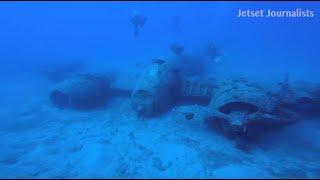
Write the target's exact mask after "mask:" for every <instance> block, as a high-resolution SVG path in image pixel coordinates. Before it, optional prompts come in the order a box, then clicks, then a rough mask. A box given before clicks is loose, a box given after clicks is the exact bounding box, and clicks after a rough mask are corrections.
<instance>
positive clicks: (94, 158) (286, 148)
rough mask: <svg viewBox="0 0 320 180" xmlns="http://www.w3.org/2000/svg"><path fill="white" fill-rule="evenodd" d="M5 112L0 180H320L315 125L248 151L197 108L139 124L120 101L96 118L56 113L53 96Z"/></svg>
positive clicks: (285, 131)
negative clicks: (207, 123)
mask: <svg viewBox="0 0 320 180" xmlns="http://www.w3.org/2000/svg"><path fill="white" fill-rule="evenodd" d="M188 108H196V110H197V111H198V112H199V113H198V114H196V116H195V118H194V119H192V120H186V119H185V118H183V117H182V115H181V113H179V112H184V111H185V110H187V109H188ZM4 109H5V108H4ZM4 109H3V111H2V113H1V114H2V118H6V119H11V120H12V121H11V123H7V124H5V125H4V126H2V128H1V134H0V138H1V145H0V146H1V147H0V177H1V178H13V177H15V178H72V177H73V178H92V177H94V178H103V177H105V178H106V177H109V178H110V177H112V178H148V177H153V178H184V177H185V178H192V177H193V178H200V177H201V178H208V177H219V178H230V177H243V178H255V177H256V178H259V177H260V178H262V177H263V178H284V177H294V178H297V177H301V178H312V177H320V153H319V152H320V144H319V142H317V140H316V139H315V137H317V138H318V137H320V125H319V123H315V121H306V122H307V123H304V124H297V125H294V126H290V127H287V128H285V129H283V130H282V131H281V132H280V133H276V134H270V135H266V140H264V142H263V143H261V144H257V145H256V147H254V148H252V150H251V151H249V152H244V151H241V150H239V149H237V148H236V147H235V145H234V143H233V142H232V141H230V140H228V139H226V138H224V137H223V136H220V135H219V134H216V133H215V132H212V131H211V130H209V129H207V128H206V126H205V124H204V123H203V122H202V120H201V116H202V113H201V112H202V109H203V108H202V107H201V106H197V105H189V106H181V107H176V108H175V109H173V110H172V111H171V112H169V113H167V114H165V115H163V116H161V117H158V118H153V119H140V118H137V117H136V115H135V113H134V112H132V111H131V110H130V108H129V105H128V99H120V98H118V99H113V101H112V102H110V103H109V104H108V105H107V107H105V108H104V109H101V110H95V111H90V112H78V111H72V110H61V109H57V108H54V107H52V106H51V105H50V103H49V101H48V100H47V98H46V97H39V98H38V99H37V100H35V101H33V103H31V104H30V103H28V105H26V106H24V107H23V108H20V109H19V110H17V111H16V112H14V111H11V112H10V113H8V112H4ZM303 132H309V133H308V136H302V135H301V133H303Z"/></svg>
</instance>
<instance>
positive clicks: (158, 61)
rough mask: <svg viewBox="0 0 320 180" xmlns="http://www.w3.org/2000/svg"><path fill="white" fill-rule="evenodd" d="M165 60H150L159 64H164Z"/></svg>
mask: <svg viewBox="0 0 320 180" xmlns="http://www.w3.org/2000/svg"><path fill="white" fill-rule="evenodd" d="M165 62H166V61H165V60H163V59H153V60H152V63H155V64H159V65H161V64H164V63H165Z"/></svg>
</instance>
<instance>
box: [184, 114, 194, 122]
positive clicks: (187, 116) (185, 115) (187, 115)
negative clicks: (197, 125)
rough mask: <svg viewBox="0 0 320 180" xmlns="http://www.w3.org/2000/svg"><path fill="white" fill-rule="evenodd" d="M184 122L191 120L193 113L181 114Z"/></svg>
mask: <svg viewBox="0 0 320 180" xmlns="http://www.w3.org/2000/svg"><path fill="white" fill-rule="evenodd" d="M183 114H184V117H185V118H186V120H191V119H193V117H194V114H193V113H183Z"/></svg>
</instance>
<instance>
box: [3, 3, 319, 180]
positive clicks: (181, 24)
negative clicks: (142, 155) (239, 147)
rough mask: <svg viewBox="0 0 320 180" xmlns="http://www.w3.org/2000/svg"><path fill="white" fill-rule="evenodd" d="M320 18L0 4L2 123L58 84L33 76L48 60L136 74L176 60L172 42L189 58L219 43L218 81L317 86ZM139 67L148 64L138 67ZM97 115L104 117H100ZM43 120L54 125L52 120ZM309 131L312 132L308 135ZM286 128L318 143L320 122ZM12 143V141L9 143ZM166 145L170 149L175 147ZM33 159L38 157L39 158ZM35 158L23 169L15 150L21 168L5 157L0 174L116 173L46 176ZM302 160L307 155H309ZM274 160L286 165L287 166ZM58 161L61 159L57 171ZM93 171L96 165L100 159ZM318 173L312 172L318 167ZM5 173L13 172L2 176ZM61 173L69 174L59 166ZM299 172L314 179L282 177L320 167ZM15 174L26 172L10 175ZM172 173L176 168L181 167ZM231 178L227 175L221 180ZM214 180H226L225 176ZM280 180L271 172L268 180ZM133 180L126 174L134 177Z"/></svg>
mask: <svg viewBox="0 0 320 180" xmlns="http://www.w3.org/2000/svg"><path fill="white" fill-rule="evenodd" d="M239 8H241V9H258V10H259V9H269V8H270V9H274V10H281V9H284V10H287V9H290V10H291V9H296V8H301V9H309V10H313V11H315V17H314V18H270V19H268V18H237V17H236V14H237V11H238V9H239ZM134 9H136V10H138V11H139V12H141V13H142V14H143V15H145V16H147V17H148V20H147V22H146V24H145V26H144V27H143V28H142V29H141V31H140V36H139V37H138V38H135V37H134V35H133V26H132V24H131V23H130V17H131V16H132V11H133V10H134ZM319 13H320V3H318V2H306V3H302V2H292V3H291V2H277V3H274V2H250V3H249V2H241V3H240V2H232V3H228V2H215V3H213V2H12V3H10V2H1V3H0V25H1V26H0V27H1V28H0V59H1V66H0V82H1V84H2V85H1V86H0V87H1V89H0V98H1V99H2V100H1V103H0V105H1V106H2V107H3V108H2V110H1V111H2V112H1V114H3V115H4V116H3V117H6V118H2V119H1V121H4V122H6V121H14V120H13V119H11V118H10V116H9V115H8V114H10V113H12V112H15V111H19V110H20V109H23V107H24V106H25V104H32V102H33V101H36V100H34V99H37V98H40V99H47V95H48V92H49V90H50V88H51V85H52V84H50V83H49V82H47V81H46V80H44V78H43V77H41V76H40V75H39V74H38V73H37V71H38V70H39V68H40V67H41V66H43V65H49V66H50V64H52V63H53V64H56V63H62V64H64V63H69V62H74V61H76V62H77V61H81V62H84V64H85V69H86V70H87V71H88V72H108V71H118V72H124V73H135V72H139V71H141V70H142V69H143V67H144V66H145V64H148V63H149V62H150V60H151V59H153V58H157V57H160V58H164V59H170V58H172V56H173V54H172V52H171V51H170V45H171V44H172V43H174V42H178V43H181V44H183V45H184V46H185V52H186V53H189V54H197V53H201V51H202V48H203V47H204V45H205V44H206V43H208V42H211V41H213V42H214V43H216V44H217V46H218V47H219V48H221V49H222V51H223V53H224V57H223V59H222V60H221V62H219V63H217V64H214V63H212V64H208V65H206V66H208V67H207V68H208V69H207V70H208V71H209V72H210V74H211V75H212V76H214V77H215V78H225V77H229V76H240V75H242V76H246V77H248V78H251V79H254V80H257V81H260V82H279V81H281V80H283V78H284V76H285V74H286V73H289V74H290V78H291V79H293V80H307V81H311V82H316V83H319V76H320V72H319V67H320V61H319V57H320V51H319V42H320V35H319V32H320V23H319V22H320V18H319V15H318V14H319ZM201 63H203V62H199V64H201ZM206 63H207V62H206ZM210 63H211V62H210ZM137 64H140V65H141V66H142V67H137V66H138V65H137ZM49 111H50V110H49ZM9 112H10V113H9ZM59 113H60V114H61V116H65V115H63V113H64V112H59V111H58V112H55V113H54V114H59ZM66 116H67V115H66ZM90 116H91V117H92V116H93V115H90ZM97 117H99V116H98V115H97ZM39 118H40V119H54V117H51V116H48V115H43V116H40V117H39ZM37 123H41V121H36V124H37ZM312 123H314V121H313V122H312ZM26 124H27V123H26ZM31 126H32V125H31ZM58 126H59V125H58ZM79 126H80V125H79ZM306 127H307V128H306ZM70 128H71V127H70ZM308 128H310V129H312V130H310V131H308V130H305V129H308ZM32 131H33V130H30V131H27V132H19V133H20V134H19V135H17V136H16V135H14V134H13V135H12V137H18V136H24V137H27V136H29V135H30V138H29V139H32V138H33V137H34V134H37V133H33V132H32ZM288 131H289V132H291V134H295V133H292V131H294V132H296V133H299V134H300V135H301V134H302V136H306V137H309V136H311V137H310V138H308V139H309V140H310V139H313V140H314V141H316V139H318V138H319V136H320V134H319V124H317V123H315V125H314V124H312V125H306V126H301V127H300V126H297V127H295V129H293V130H292V129H290V130H288ZM11 133H13V132H11ZM23 133H25V134H23ZM304 134H305V135H304ZM310 134H311V135H310ZM39 136H40V135H39ZM297 136H298V135H297ZM8 137H9V136H7V134H6V133H4V135H3V138H2V139H4V142H7V141H8V144H10V143H13V144H11V145H10V147H11V146H13V147H15V146H19V143H18V142H19V140H17V141H18V142H15V141H14V140H12V142H11V140H8ZM12 137H11V136H10V138H11V139H12ZM50 137H51V136H50ZM53 137H55V136H53ZM279 137H280V138H279V139H281V138H284V139H285V135H279ZM299 138H301V136H299ZM299 138H297V139H299ZM44 141H45V140H44ZM298 142H300V141H298ZM14 143H17V144H14ZM308 143H309V142H308ZM8 144H7V145H8ZM280 144H281V143H280ZM296 146H300V145H296ZM88 147H90V146H88ZM168 147H169V148H170V146H168ZM308 147H309V146H307V148H308ZM312 147H313V148H315V149H316V150H317V151H318V150H319V149H320V148H319V147H320V146H319V144H316V145H312ZM11 148H12V147H11ZM19 148H20V150H21V151H23V152H25V151H24V150H22V149H23V148H22V147H20V146H19ZM4 149H5V148H4ZM3 151H4V150H3ZM26 151H27V150H26ZM39 151H41V150H39ZM92 151H93V152H92V153H93V154H95V153H96V152H95V148H93V150H92ZM102 151H103V150H102ZM88 152H91V150H88ZM232 152H233V151H232ZM6 153H7V152H3V154H4V155H0V156H5V155H6ZM19 153H20V151H19ZM257 153H258V152H257ZM21 154H23V153H21ZM35 154H37V153H36V152H35ZM38 154H39V155H38V156H37V155H34V156H31V157H37V158H39V161H37V160H35V162H31V164H32V163H34V164H35V165H34V164H33V165H34V166H32V168H31V169H28V168H26V165H25V164H28V163H29V159H32V158H30V157H29V156H28V155H20V154H19V156H17V157H16V159H15V161H17V162H16V163H12V164H10V163H7V164H6V163H3V161H2V165H1V166H3V167H2V168H1V169H3V172H1V171H2V170H0V176H1V177H2V176H4V177H17V176H19V177H20V176H21V177H57V176H58V177H60V176H61V177H68V176H69V177H70V176H71V177H72V176H76V177H86V176H89V177H91V176H98V177H101V176H102V177H111V176H113V177H115V175H113V174H112V173H111V171H112V170H110V169H109V170H108V171H109V172H110V174H108V173H106V174H103V173H99V172H102V171H104V170H102V169H99V168H98V169H97V172H96V174H94V173H93V174H92V173H91V174H90V173H88V174H81V168H83V169H88V168H89V169H90V163H89V165H88V167H79V168H78V169H79V171H77V172H78V173H77V172H75V170H74V169H72V168H71V169H72V170H71V171H72V173H70V171H68V173H67V172H66V174H64V173H63V172H64V171H63V170H61V171H62V172H60V171H59V168H57V167H56V169H58V170H56V171H48V170H46V171H44V172H43V173H42V171H41V170H39V169H41V168H43V166H44V167H46V165H48V164H46V163H42V164H44V165H43V166H41V165H39V164H37V162H40V161H41V162H42V160H43V159H45V158H44V156H43V154H45V153H43V152H38ZM231 154H232V153H231ZM270 154H272V153H270ZM275 154H276V153H275ZM311 154H312V153H311ZM25 156H26V157H25ZM257 156H260V157H263V158H266V157H268V155H266V153H261V154H257ZM270 156H272V155H270ZM306 156H309V155H305V156H303V157H304V158H305V157H306ZM310 156H312V157H311V159H312V160H313V161H314V162H312V163H315V164H318V165H319V161H320V157H319V155H317V154H312V155H310ZM18 157H19V158H22V159H23V160H21V161H22V162H20V163H19V161H18V160H17V159H18ZM41 157H42V158H41ZM28 158H29V159H28ZM60 158H61V157H60ZM247 158H249V157H247ZM263 158H262V159H263ZM295 158H296V157H295ZM53 159H55V157H54V158H53ZM88 159H89V160H88V162H91V161H90V158H88ZM98 159H99V158H98ZM297 159H298V160H297V161H299V162H300V161H301V163H302V164H304V165H306V163H308V160H305V159H303V158H300V159H299V158H298V157H297ZM306 159H307V158H306ZM273 160H274V162H275V161H277V160H276V159H273ZM24 161H26V162H24ZM57 161H59V162H60V161H63V158H61V159H59V158H58V159H57ZM80 161H81V160H80ZM83 161H85V162H87V161H86V160H83ZM265 161H267V160H265ZM288 161H289V160H288ZM304 161H305V162H304ZM5 162H6V161H5ZM94 162H95V161H94ZM179 163H184V162H183V161H182V162H179ZM278 163H280V164H281V162H278ZM283 163H284V164H285V163H286V162H283ZM8 164H9V165H8ZM40 164H41V163H40ZM53 164H54V163H53ZM53 164H50V166H51V165H53ZM70 164H71V165H70V166H71V167H73V166H74V164H76V163H75V162H73V161H72V162H70ZM59 165H60V164H59V163H58V164H57V166H59ZM91 165H92V167H98V165H97V166H96V164H95V163H92V164H91ZM291 165H292V164H291ZM7 166H9V168H8V167H7ZM39 166H41V167H39ZM48 166H49V165H48ZM288 166H290V165H288ZM292 166H294V165H292ZM306 166H307V165H306ZM310 166H311V165H310ZM319 166H320V165H319ZM319 166H318V167H319ZM37 167H38V168H37ZM68 167H69V166H68ZM312 167H316V165H314V166H312ZM5 168H8V169H9V170H8V169H6V170H4V169H5ZM21 169H22V170H21ZM44 169H46V168H44ZM61 169H63V168H62V167H61ZM213 169H214V168H213ZM240 169H241V168H238V167H234V168H231V169H230V170H225V171H226V172H228V173H231V174H232V173H233V172H235V174H236V176H241V177H247V176H250V175H249V174H248V173H244V174H241V173H238V174H237V172H239V171H241V172H242V170H240ZM257 169H259V168H257ZM261 169H263V168H261ZM261 169H259V171H258V172H257V176H259V175H261V177H266V176H268V177H269V176H270V174H263V173H262V172H260V170H261ZM301 169H303V170H302V171H303V172H304V173H305V174H308V173H310V174H308V175H309V176H307V175H305V174H304V175H305V176H303V175H301V174H298V175H292V174H291V175H290V173H288V174H289V175H288V174H285V173H284V175H283V176H284V177H287V176H288V177H292V176H293V177H301V176H303V177H314V176H318V177H319V173H318V174H316V171H318V170H320V169H319V168H318V169H316V168H310V167H309V166H308V167H305V168H304V167H301ZM15 171H17V172H19V173H20V174H19V175H17V174H14V173H13V172H15ZM34 171H35V172H34ZM38 171H39V172H38ZM66 171H67V170H66ZM247 171H248V172H250V171H251V170H247ZM247 171H245V172H247ZM262 171H263V172H266V171H265V170H262ZM288 171H289V170H288ZM311 171H315V173H314V174H312V173H311ZM146 172H148V173H149V174H148V173H142V172H140V171H139V173H140V174H139V173H138V174H136V175H131V176H132V177H150V176H151V177H154V176H155V177H158V176H160V177H180V176H184V177H185V175H182V174H183V172H182V169H180V172H181V174H179V173H177V174H174V173H171V174H170V173H167V174H165V172H163V173H164V174H161V173H160V174H156V173H155V172H154V173H153V171H152V170H150V171H146ZM176 172H179V169H178V170H177V171H176ZM273 172H274V171H273ZM295 172H296V171H295ZM318 172H319V171H318ZM10 173H11V174H10ZM228 173H225V172H224V171H223V172H222V174H228ZM193 176H194V177H197V176H201V177H203V176H205V175H204V174H202V173H201V172H200V170H199V173H198V174H197V173H195V174H193ZM208 176H209V175H208ZM213 176H214V175H213ZM216 176H217V177H220V175H216ZM253 176H254V175H253ZM283 176H281V175H279V174H276V175H274V176H272V175H271V177H283ZM128 177H130V176H129V175H128ZM187 177H188V176H187ZM209 177H211V176H209Z"/></svg>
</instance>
